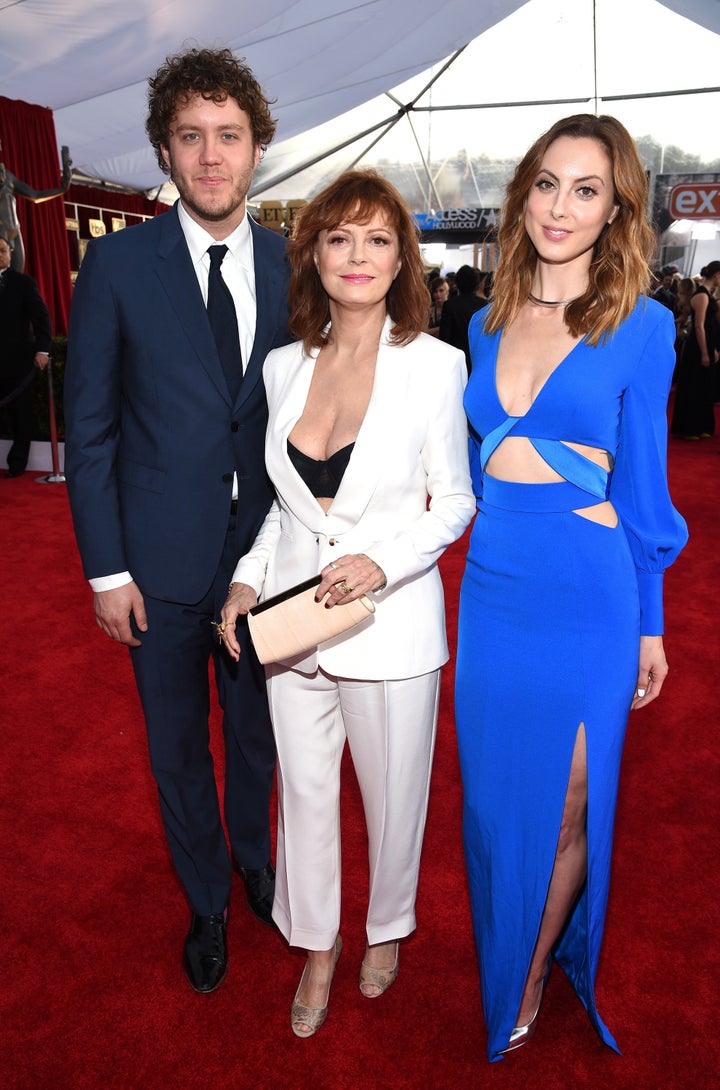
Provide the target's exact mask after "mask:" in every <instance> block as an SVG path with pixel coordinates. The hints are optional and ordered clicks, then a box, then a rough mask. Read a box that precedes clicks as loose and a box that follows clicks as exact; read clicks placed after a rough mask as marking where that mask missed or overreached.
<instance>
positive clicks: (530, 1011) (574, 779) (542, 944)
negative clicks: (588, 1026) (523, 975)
mask: <svg viewBox="0 0 720 1090" xmlns="http://www.w3.org/2000/svg"><path fill="white" fill-rule="evenodd" d="M586 824H587V750H586V743H585V725H584V724H583V723H581V724H580V729H579V730H578V733H577V738H576V740H575V749H574V750H573V757H572V764H571V766H570V778H569V780H568V789H567V795H566V797H565V809H564V811H563V817H562V823H561V825H560V835H559V837H558V844H557V851H556V853H555V865H554V867H553V872H552V876H551V878H550V886H549V888H548V896H547V901H546V902H545V909H544V911H543V914H542V919H541V921H540V931H539V933H538V939H537V943H536V944H535V950H534V952H533V956H532V961H531V963H530V971H529V972H528V975H527V980H526V982H525V991H524V992H523V997H522V1002H521V1004H520V1010H519V1011H518V1016H517V1022H516V1025H518V1026H524V1025H526V1024H527V1023H528V1022H529V1021H530V1019H531V1018H532V1017H533V1015H534V1014H535V1011H536V1010H537V1005H538V1002H539V1000H540V995H541V988H542V982H543V979H544V977H545V973H546V972H547V962H548V957H549V955H550V951H551V949H552V947H553V944H554V943H555V940H556V939H557V937H558V935H559V934H560V932H561V930H562V928H563V926H564V924H565V921H566V920H567V917H568V915H569V913H570V910H571V909H572V906H573V904H574V903H575V899H576V898H577V895H578V893H579V892H580V890H581V888H582V885H583V882H584V881H585V876H586V874H587V831H586Z"/></svg>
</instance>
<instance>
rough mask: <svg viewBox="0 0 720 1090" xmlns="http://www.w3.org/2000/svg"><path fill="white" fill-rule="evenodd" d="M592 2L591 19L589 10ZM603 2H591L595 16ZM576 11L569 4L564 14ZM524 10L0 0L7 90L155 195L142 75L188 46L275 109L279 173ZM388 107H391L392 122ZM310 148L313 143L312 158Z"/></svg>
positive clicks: (658, 46) (663, 49)
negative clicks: (219, 54)
mask: <svg viewBox="0 0 720 1090" xmlns="http://www.w3.org/2000/svg"><path fill="white" fill-rule="evenodd" d="M534 2H535V0H534ZM584 2H585V3H586V4H587V10H588V12H589V14H590V16H591V17H592V13H593V10H594V8H593V4H592V2H591V0H584ZM603 2H604V0H596V4H597V7H598V10H602V4H603ZM634 2H635V0H626V5H629V6H630V7H632V5H633V3H634ZM580 3H581V0H568V7H569V8H570V7H572V8H574V9H575V10H577V8H578V4H580ZM522 6H523V4H522V0H412V2H407V0H294V2H292V0H262V2H261V3H254V4H252V5H251V4H249V3H247V2H246V0H203V2H202V3H197V0H122V2H118V0H0V94H2V95H5V96H6V97H8V98H16V99H24V100H25V101H27V102H33V103H37V104H39V105H43V106H48V107H50V108H51V109H52V110H53V112H54V117H55V126H56V131H57V137H58V145H59V146H60V145H62V144H67V145H68V146H69V147H70V151H71V155H72V159H73V165H74V167H75V169H76V170H78V171H80V172H82V173H83V174H85V175H87V176H89V177H93V178H100V179H103V180H105V181H110V182H117V183H120V184H123V185H126V186H130V187H132V188H134V189H138V190H146V191H149V190H152V189H154V188H155V187H157V186H159V185H161V184H162V183H163V181H165V177H164V175H162V174H161V172H160V171H159V169H158V167H157V164H156V163H155V160H154V155H153V152H152V150H151V149H150V148H149V146H148V144H147V139H146V137H145V133H144V121H145V114H146V88H147V84H146V80H147V76H148V75H149V74H150V73H152V72H153V71H154V70H155V69H156V68H157V66H158V65H159V64H160V63H161V62H162V60H163V58H164V57H165V56H166V55H167V54H169V53H174V52H177V51H179V50H181V49H182V48H184V47H185V46H188V45H203V46H204V45H210V46H220V45H229V46H230V47H231V48H232V49H233V50H234V51H235V53H236V54H237V55H238V56H242V57H245V58H246V59H247V62H248V63H249V64H250V66H251V68H252V69H253V71H254V72H255V74H256V76H257V77H258V79H259V81H260V82H261V84H262V86H263V88H264V89H265V91H266V93H267V94H268V95H270V96H271V97H274V98H276V99H277V103H276V105H275V107H274V108H273V113H274V115H275V116H276V117H277V118H278V132H277V136H276V141H275V143H274V144H273V145H272V146H271V149H270V151H269V153H268V157H267V159H266V161H265V163H264V164H263V167H262V170H263V173H264V175H265V176H272V175H273V173H280V172H281V171H282V167H283V154H284V149H283V142H285V141H288V140H290V138H292V137H297V136H298V135H300V134H302V133H304V132H306V131H307V130H310V129H313V128H315V127H316V126H318V125H321V124H323V123H324V122H327V121H329V120H330V119H332V118H336V117H338V116H339V115H341V114H343V113H345V112H346V111H348V110H351V109H353V108H355V107H358V106H360V105H362V104H363V103H366V102H368V101H369V100H371V99H373V98H375V97H376V96H378V95H380V94H382V93H383V92H387V91H390V90H391V89H392V88H395V87H398V86H400V85H401V84H403V83H405V82H406V81H408V80H410V79H411V78H412V77H413V76H416V75H417V74H418V73H421V72H424V71H425V70H426V69H428V68H430V67H431V66H433V65H437V64H438V63H439V62H441V61H442V60H443V59H444V58H446V57H448V56H449V55H450V54H452V53H453V52H454V51H455V50H456V49H458V48H459V47H461V46H463V45H465V44H466V43H467V42H470V41H471V40H472V39H474V38H477V37H478V36H479V35H481V34H483V32H484V31H486V30H488V28H491V27H493V26H494V25H495V24H496V23H498V22H499V21H500V20H503V19H505V18H506V17H507V16H509V15H512V13H513V12H515V11H517V9H519V8H521V7H522ZM529 6H530V5H528V7H529ZM664 6H665V7H667V8H670V9H672V10H673V11H675V12H676V13H677V14H678V15H681V16H684V17H685V18H687V19H690V20H693V21H694V22H695V23H698V24H700V25H701V26H703V27H705V28H706V29H707V30H709V31H711V32H712V33H713V34H715V35H717V34H720V0H664ZM520 14H522V13H520ZM518 18H519V16H518ZM644 29H645V31H646V33H645V34H643V37H642V40H641V41H639V42H637V43H636V44H637V48H638V49H639V48H643V49H649V50H652V51H653V52H654V53H655V61H656V70H657V73H658V77H659V79H660V80H661V81H662V80H663V79H665V78H671V77H670V76H669V73H671V72H672V63H671V62H669V61H668V60H667V58H668V57H669V56H671V55H672V53H671V51H672V43H671V42H667V41H665V42H660V41H657V42H654V41H653V37H652V30H653V28H652V20H650V21H649V25H647V26H646V27H645V28H644ZM617 33H618V34H619V35H622V34H623V27H622V26H619V27H618V28H617ZM542 44H543V43H538V50H537V52H538V53H540V52H541V50H540V46H541V45H542ZM633 44H635V43H633ZM716 56H717V54H716ZM567 59H571V58H567ZM564 60H565V58H563V57H558V58H555V57H553V55H552V51H550V53H549V55H548V56H539V57H538V68H537V93H536V96H535V97H537V98H546V97H548V96H547V95H546V94H544V93H543V85H544V79H543V66H547V65H550V66H551V67H552V68H553V69H554V70H555V69H557V68H558V67H559V68H560V69H562V65H563V63H564ZM494 61H495V63H497V64H498V65H501V66H502V67H503V69H505V70H507V69H508V68H511V67H512V64H513V58H512V57H498V58H494ZM570 67H572V65H570ZM586 67H587V66H586ZM591 68H592V66H591ZM696 79H697V81H698V82H697V86H703V85H704V84H705V83H707V84H708V85H709V84H711V83H716V82H718V77H717V74H716V71H712V72H710V73H707V79H706V80H705V81H704V74H703V73H702V72H699V73H698V74H697V77H696ZM492 83H493V71H488V70H485V71H483V72H478V73H477V78H476V79H473V80H472V86H470V87H468V88H467V95H468V98H469V100H470V101H474V102H478V101H481V100H482V96H483V94H487V92H488V90H489V89H490V87H491V85H492ZM583 83H584V86H583V87H581V88H578V87H576V86H570V87H568V92H567V97H568V98H570V97H571V96H574V95H577V94H580V95H581V96H585V97H587V98H591V97H592V94H593V90H592V71H590V72H587V71H586V72H585V74H584V77H583ZM630 89H631V90H632V91H636V90H637V88H635V87H631V88H630ZM657 89H662V82H661V84H660V85H659V87H658V88H657ZM393 108H394V107H392V104H391V103H390V100H389V99H388V100H387V102H386V115H389V114H390V113H392V109H393ZM381 116H382V115H381ZM715 117H716V118H717V113H716V114H715ZM314 150H316V149H313V148H311V147H308V148H307V157H310V156H311V155H312V153H313V151H314ZM299 195H300V194H299Z"/></svg>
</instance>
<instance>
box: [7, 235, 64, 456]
mask: <svg viewBox="0 0 720 1090" xmlns="http://www.w3.org/2000/svg"><path fill="white" fill-rule="evenodd" d="M12 253H13V249H12V246H11V245H10V243H9V242H8V240H7V239H6V238H3V237H2V236H1V235H0V407H3V411H4V412H5V413H6V414H7V417H8V421H9V425H10V433H11V435H12V440H13V442H12V446H11V447H10V450H9V451H8V460H7V464H8V468H7V474H6V476H8V477H21V476H22V474H23V473H24V472H25V468H26V466H27V463H28V456H29V454H30V442H31V440H32V430H33V405H34V391H33V381H32V379H33V376H34V375H35V373H36V370H37V371H44V370H45V368H46V367H47V365H48V362H49V360H50V355H49V353H50V345H51V341H52V330H51V326H50V315H49V313H48V309H47V307H46V306H45V303H44V302H43V300H42V297H41V295H40V292H39V291H38V286H37V284H36V283H35V281H34V280H33V278H32V277H31V276H26V275H25V273H21V272H17V270H16V269H14V268H13V267H12Z"/></svg>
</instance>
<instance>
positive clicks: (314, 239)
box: [289, 170, 428, 352]
mask: <svg viewBox="0 0 720 1090" xmlns="http://www.w3.org/2000/svg"><path fill="white" fill-rule="evenodd" d="M378 212H380V213H381V214H382V215H383V216H385V217H386V218H387V221H388V223H389V225H390V226H391V227H392V229H393V230H394V231H395V233H396V234H397V238H398V247H399V257H400V261H401V266H400V271H399V272H398V274H397V276H396V277H395V279H394V280H393V282H392V284H391V286H390V290H389V291H388V294H387V298H386V304H387V311H388V314H389V315H390V318H391V319H392V321H393V323H394V324H393V327H392V330H391V332H390V339H391V341H392V343H393V344H408V343H409V342H410V341H412V340H414V338H415V337H416V336H417V335H418V333H420V332H422V330H423V329H425V327H426V325H427V308H428V292H427V287H426V285H425V272H424V267H423V260H422V255H421V253H420V233H419V231H418V228H417V226H416V224H415V221H414V220H413V218H412V215H411V213H410V211H409V209H408V207H407V205H406V204H405V201H404V200H403V199H402V197H401V196H400V194H399V193H398V191H397V189H395V187H394V186H393V185H391V184H390V182H388V181H387V179H385V178H383V177H382V176H381V175H380V174H378V173H377V171H375V170H347V171H345V173H344V174H341V175H340V176H339V177H338V178H336V179H335V181H334V182H332V183H331V184H330V185H329V186H327V187H326V188H325V189H323V190H322V192H320V193H318V194H317V195H316V196H315V197H313V198H312V200H311V201H310V202H309V203H308V204H306V205H305V206H304V207H303V208H301V209H300V212H299V213H298V215H297V216H296V218H295V222H294V224H293V232H292V237H291V239H290V247H289V260H290V331H291V333H292V335H293V336H294V337H296V338H297V339H298V340H301V341H303V343H304V345H305V350H306V352H309V351H310V349H312V348H322V347H323V345H325V344H326V343H327V334H326V333H325V327H326V325H327V323H328V322H329V321H330V309H329V305H328V297H327V295H326V293H325V289H324V288H323V286H322V283H321V282H320V276H319V275H318V271H317V268H316V267H315V249H316V247H317V243H318V238H319V236H320V232H321V231H332V230H334V229H335V228H337V227H340V226H341V224H343V223H362V224H365V223H369V222H370V220H371V219H372V217H373V216H374V215H375V214H376V213H378Z"/></svg>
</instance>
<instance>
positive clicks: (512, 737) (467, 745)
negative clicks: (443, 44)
mask: <svg viewBox="0 0 720 1090" xmlns="http://www.w3.org/2000/svg"><path fill="white" fill-rule="evenodd" d="M647 190H648V184H647V177H646V174H645V171H644V169H643V166H642V163H641V161H640V159H639V157H638V154H637V151H636V148H635V145H634V143H633V141H632V139H631V137H630V136H629V134H628V133H627V131H626V129H624V128H623V126H622V125H621V124H620V122H618V121H617V120H616V119H615V118H613V117H608V116H601V117H596V116H594V115H592V114H578V115H575V116H573V117H569V118H564V119H563V120H561V121H558V122H556V123H555V124H554V125H553V126H552V127H551V128H550V129H549V130H548V131H547V132H546V133H544V134H543V135H542V136H541V137H539V139H538V140H536V142H535V143H534V144H533V145H532V147H531V148H530V149H529V151H528V152H527V153H526V154H525V156H524V157H523V159H522V160H521V162H520V163H519V165H518V167H517V169H516V171H515V174H514V176H513V178H512V180H511V181H510V183H509V186H508V190H507V196H506V200H505V205H504V210H503V216H502V224H501V227H500V231H499V247H500V255H501V256H500V263H499V266H498V268H497V270H496V273H495V284H494V288H493V301H492V304H491V305H490V306H489V307H487V308H485V309H484V310H483V311H481V312H480V313H479V314H477V315H475V317H474V318H473V319H472V321H471V324H470V351H471V354H472V361H473V369H472V374H471V376H470V381H469V383H468V387H467V390H466V393H465V407H466V411H467V414H468V419H469V423H470V434H471V439H470V447H471V452H470V461H471V466H472V471H473V481H474V485H475V493H476V496H477V497H478V513H477V517H476V519H475V523H474V526H473V531H472V536H471V540H470V548H469V552H468V557H467V564H466V568H465V574H464V577H463V582H462V586H461V595H460V613H459V628H458V651H457V676H456V695H455V707H456V717H457V731H458V744H459V751H460V765H461V772H462V780H463V789H464V814H463V827H464V841H465V856H466V861H467V868H468V878H469V884H470V894H471V902H472V913H473V921H474V927H475V938H476V944H477V950H478V955H479V960H480V968H481V976H482V994H483V1011H484V1015H485V1021H486V1024H487V1027H488V1044H487V1049H488V1057H489V1059H490V1060H491V1061H495V1060H498V1059H501V1058H502V1057H503V1055H504V1054H505V1053H507V1052H510V1051H513V1050H514V1049H517V1048H519V1047H521V1046H522V1045H525V1044H526V1043H527V1042H528V1041H529V1040H530V1038H531V1037H532V1035H533V1033H534V1031H535V1029H536V1026H537V1020H538V1013H539V1011H540V1004H541V1001H542V997H543V988H544V984H545V981H546V980H547V977H548V974H549V973H550V970H551V966H552V963H553V961H557V963H558V964H559V965H560V966H561V967H562V968H563V969H564V970H565V972H566V973H567V975H568V977H569V979H570V981H571V982H572V984H573V986H574V988H575V990H576V992H577V993H578V995H579V997H580V999H581V1001H582V1003H583V1005H584V1006H585V1008H586V1010H587V1011H588V1014H589V1016H590V1018H591V1020H592V1023H593V1025H594V1026H595V1028H596V1029H597V1031H598V1033H599V1034H600V1036H601V1038H602V1040H603V1041H605V1042H606V1043H607V1044H608V1045H610V1046H611V1047H613V1048H614V1047H616V1046H615V1042H614V1039H613V1037H612V1036H611V1034H610V1032H609V1030H608V1029H607V1027H606V1026H605V1025H604V1023H603V1021H602V1019H601V1018H600V1015H599V1013H598V1010H597V1006H596V1003H595V978H596V973H597V968H598V959H599V955H600V943H601V938H602V933H603V926H604V918H605V906H606V901H607V895H608V884H609V879H610V863H611V846H612V829H613V821H614V811H615V800H616V795H617V787H618V778H619V774H620V759H621V753H622V746H623V739H624V734H625V728H626V724H627V719H628V713H629V711H630V710H631V709H632V710H635V711H637V710H638V709H641V708H645V707H646V706H647V705H648V704H649V703H650V702H651V701H652V700H655V699H656V698H657V696H658V695H659V693H660V690H661V689H662V685H663V682H664V680H665V677H666V675H667V672H668V667H667V662H666V658H665V651H664V648H663V639H662V635H661V633H662V631H663V612H662V582H663V571H664V569H665V568H666V567H667V566H668V565H669V564H670V563H672V561H673V560H674V558H675V557H676V556H677V555H678V553H679V552H680V550H681V548H682V547H683V545H684V543H685V541H686V539H687V529H686V526H685V523H684V520H683V519H682V518H681V517H680V515H678V513H677V512H676V511H675V509H674V508H673V506H672V503H671V501H670V497H669V494H668V485H667V474H666V447H667V421H666V409H667V396H668V390H669V386H670V379H671V375H672V370H673V364H674V352H673V339H674V323H673V318H672V315H671V314H670V312H669V311H668V309H667V308H666V307H663V306H661V305H660V304H659V303H657V302H655V301H654V300H652V299H649V298H647V296H646V294H645V293H646V292H647V289H648V285H649V269H648V264H647V262H648V257H649V255H650V253H651V252H652V248H653V244H654V235H653V232H652V230H651V228H650V225H649V224H648V222H647V217H646V208H647ZM618 269H622V270H623V275H622V277H618V275H617V270H618Z"/></svg>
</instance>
